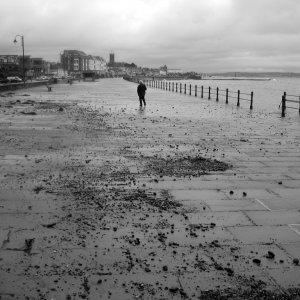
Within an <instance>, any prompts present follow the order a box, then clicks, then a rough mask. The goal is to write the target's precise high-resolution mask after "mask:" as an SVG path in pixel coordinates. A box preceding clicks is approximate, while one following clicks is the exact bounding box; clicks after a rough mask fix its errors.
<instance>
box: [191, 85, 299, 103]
mask: <svg viewBox="0 0 300 300" xmlns="http://www.w3.org/2000/svg"><path fill="white" fill-rule="evenodd" d="M195 97H197V84H196V85H195ZM299 103H300V102H299Z"/></svg>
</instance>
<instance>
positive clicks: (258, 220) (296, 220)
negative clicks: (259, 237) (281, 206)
mask: <svg viewBox="0 0 300 300" xmlns="http://www.w3.org/2000/svg"><path fill="white" fill-rule="evenodd" d="M246 215H247V216H248V217H249V218H250V219H251V220H252V221H253V222H254V224H255V225H271V226H275V225H288V224H300V212H298V211H294V210H280V211H274V210H273V211H263V212H262V211H247V212H246Z"/></svg>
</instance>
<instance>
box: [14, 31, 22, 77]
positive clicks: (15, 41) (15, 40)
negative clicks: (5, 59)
mask: <svg viewBox="0 0 300 300" xmlns="http://www.w3.org/2000/svg"><path fill="white" fill-rule="evenodd" d="M17 37H20V38H21V43H22V50H23V59H22V71H23V81H24V83H25V66H24V64H25V62H24V60H25V57H24V36H23V35H19V34H17V35H16V36H15V39H14V43H17Z"/></svg>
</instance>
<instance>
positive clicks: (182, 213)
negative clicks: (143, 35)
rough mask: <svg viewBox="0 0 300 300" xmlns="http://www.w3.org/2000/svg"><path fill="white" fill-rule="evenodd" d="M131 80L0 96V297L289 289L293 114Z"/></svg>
mask: <svg viewBox="0 0 300 300" xmlns="http://www.w3.org/2000/svg"><path fill="white" fill-rule="evenodd" d="M89 85H90V86H89ZM135 89H136V86H135V85H134V84H133V83H130V82H126V81H122V80H121V79H104V80H101V81H99V82H89V83H84V82H75V83H74V84H73V85H72V86H70V85H67V84H58V85H54V88H53V90H52V92H48V91H47V90H46V88H45V87H43V86H42V87H36V88H31V89H24V90H18V91H12V92H2V93H1V95H0V120H1V121H0V189H1V190H0V299H20V300H21V299H22V300H23V299H47V300H48V299H55V300H62V299H68V300H70V299H95V300H96V299H122V300H125V299H299V297H300V289H299V288H300V276H299V275H300V266H299V264H300V263H299V259H300V234H299V232H300V225H299V224H300V213H299V211H300V203H299V200H298V197H299V196H298V195H299V192H300V189H299V183H300V175H299V174H300V153H299V142H300V135H299V130H298V127H299V122H298V123H297V122H295V121H293V120H290V119H288V118H286V119H285V120H284V121H280V118H279V117H278V116H269V115H266V114H263V113H256V112H255V111H254V112H249V111H248V110H246V109H237V108H236V107H230V108H228V107H227V108H225V105H224V104H223V106H221V104H216V103H212V102H210V103H209V102H204V101H203V103H202V104H201V107H200V108H195V109H199V110H201V111H202V112H203V115H199V118H195V117H194V116H193V117H189V116H188V115H187V116H184V115H182V114H183V112H185V111H186V110H188V108H189V107H190V103H188V101H196V100H194V98H193V99H192V98H191V97H189V96H185V97H184V96H180V95H174V94H171V93H165V92H164V91H160V90H150V89H149V90H148V92H147V95H146V100H148V101H147V107H146V108H142V109H140V108H139V104H138V98H137V96H136V92H135ZM162 102H163V103H162ZM160 105H161V107H162V109H161V111H159V112H158V111H157V110H158V109H159V107H160ZM199 105H200V104H199ZM222 109H223V110H222ZM170 111H172V114H171V113H170ZM165 112H166V113H165ZM204 112H205V114H204ZM222 112H223V114H224V116H221V117H219V115H220V114H222ZM204 115H205V117H204Z"/></svg>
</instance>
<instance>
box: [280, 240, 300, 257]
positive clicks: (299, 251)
mask: <svg viewBox="0 0 300 300" xmlns="http://www.w3.org/2000/svg"><path fill="white" fill-rule="evenodd" d="M280 247H282V248H283V249H284V250H285V251H286V252H287V253H288V254H289V255H290V256H291V257H292V258H297V259H299V260H300V243H299V242H296V243H290V244H283V243H281V244H280Z"/></svg>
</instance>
